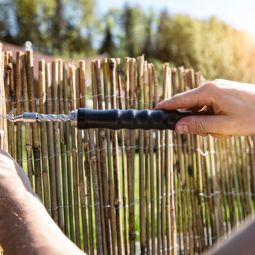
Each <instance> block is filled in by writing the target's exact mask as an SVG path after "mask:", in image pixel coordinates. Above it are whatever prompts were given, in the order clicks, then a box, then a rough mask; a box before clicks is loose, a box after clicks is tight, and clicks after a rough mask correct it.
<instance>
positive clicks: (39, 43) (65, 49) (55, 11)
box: [0, 0, 96, 55]
mask: <svg viewBox="0 0 255 255" xmlns="http://www.w3.org/2000/svg"><path fill="white" fill-rule="evenodd" d="M94 9H95V0H40V1H36V0H9V1H8V0H0V10H1V11H0V12H1V13H3V14H5V19H3V18H0V36H1V37H0V39H1V38H2V39H3V40H5V41H7V42H13V43H15V44H17V45H24V43H25V42H26V41H28V40H29V41H31V42H32V43H33V47H34V48H35V49H37V50H40V51H42V52H46V53H50V54H58V55H60V54H64V55H67V53H69V54H70V55H72V54H76V53H81V52H84V53H86V55H89V54H92V53H94V50H93V47H92V41H93V38H92V31H93V30H94V24H95V23H96V22H95V15H94ZM1 17H3V16H2V15H1ZM6 31H8V32H6Z"/></svg>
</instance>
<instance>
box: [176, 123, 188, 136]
mask: <svg viewBox="0 0 255 255" xmlns="http://www.w3.org/2000/svg"><path fill="white" fill-rule="evenodd" d="M175 131H176V133H178V134H187V133H189V130H188V127H187V126H186V125H177V126H176V128H175Z"/></svg>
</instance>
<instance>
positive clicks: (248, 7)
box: [97, 0, 255, 35]
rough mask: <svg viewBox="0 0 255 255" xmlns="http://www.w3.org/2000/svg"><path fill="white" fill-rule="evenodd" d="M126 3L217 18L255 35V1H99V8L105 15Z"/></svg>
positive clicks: (200, 16) (203, 17) (197, 16)
mask: <svg viewBox="0 0 255 255" xmlns="http://www.w3.org/2000/svg"><path fill="white" fill-rule="evenodd" d="M125 3H128V4H130V5H134V4H135V5H139V6H141V7H143V8H145V9H146V8H148V9H149V8H152V9H153V10H155V11H157V12H159V11H160V10H162V9H163V8H167V9H168V10H169V12H170V13H173V14H176V13H185V14H189V15H191V16H193V17H195V18H201V19H207V18H209V17H211V16H216V17H218V18H220V19H221V20H223V21H225V22H227V23H228V24H230V25H232V26H234V27H235V28H237V29H238V30H241V31H245V32H248V33H250V34H253V35H255V0H140V1H137V0H97V8H98V11H99V13H101V14H103V13H105V12H106V10H108V9H109V8H111V7H122V6H123V5H124V4H125Z"/></svg>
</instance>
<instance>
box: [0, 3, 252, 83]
mask: <svg viewBox="0 0 255 255" xmlns="http://www.w3.org/2000/svg"><path fill="white" fill-rule="evenodd" d="M95 8H96V1H95V0H40V1H37V0H0V40H4V41H6V42H11V43H15V44H17V45H24V43H25V42H26V41H28V40H30V41H32V43H33V47H34V48H35V49H36V50H39V51H42V52H46V53H49V54H55V55H58V56H59V55H62V56H65V57H67V58H72V57H73V56H80V57H83V56H85V55H92V54H95V53H96V52H98V53H100V54H101V53H107V54H108V55H109V56H111V57H124V56H130V57H136V56H138V55H141V54H145V57H146V59H151V60H153V62H155V63H158V62H170V63H171V64H172V65H174V66H181V65H184V66H186V67H192V68H194V69H197V70H201V71H202V73H203V74H204V76H205V77H206V78H208V79H215V78H219V77H220V78H226V79H234V80H240V81H246V82H255V70H254V68H255V58H254V56H255V46H254V45H255V39H254V38H253V37H251V36H249V35H247V34H245V33H241V32H239V31H237V30H235V29H233V28H232V27H231V26H229V25H227V24H226V23H224V22H222V21H220V20H218V19H217V18H215V17H212V18H211V19H209V20H197V19H194V18H192V17H190V16H187V15H170V14H169V13H168V12H167V11H166V10H163V11H162V12H161V13H160V14H159V15H157V14H155V13H154V12H153V11H152V10H151V11H144V10H143V9H141V8H140V7H139V6H128V5H125V6H124V7H123V8H122V9H111V10H109V11H108V12H107V13H106V14H104V15H103V17H102V19H101V21H100V22H99V20H100V17H98V16H97V15H95ZM98 32H100V33H98ZM100 39H101V43H100ZM95 41H96V43H95ZM98 42H99V43H100V45H99V44H98Z"/></svg>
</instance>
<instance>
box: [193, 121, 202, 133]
mask: <svg viewBox="0 0 255 255" xmlns="http://www.w3.org/2000/svg"><path fill="white" fill-rule="evenodd" d="M204 130H205V128H204V124H203V122H202V121H195V122H193V123H192V125H191V132H192V133H195V134H198V135H201V134H204Z"/></svg>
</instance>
